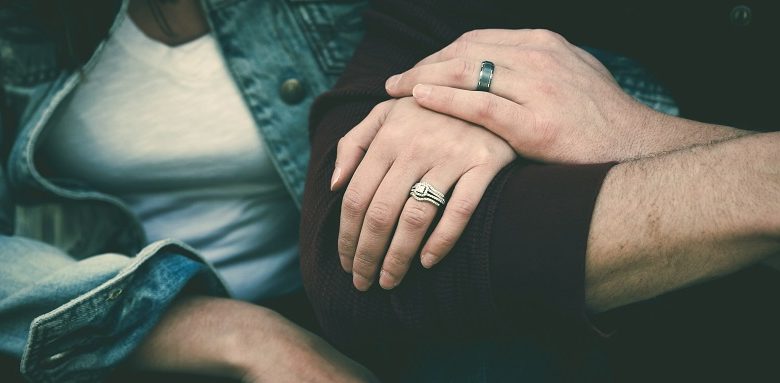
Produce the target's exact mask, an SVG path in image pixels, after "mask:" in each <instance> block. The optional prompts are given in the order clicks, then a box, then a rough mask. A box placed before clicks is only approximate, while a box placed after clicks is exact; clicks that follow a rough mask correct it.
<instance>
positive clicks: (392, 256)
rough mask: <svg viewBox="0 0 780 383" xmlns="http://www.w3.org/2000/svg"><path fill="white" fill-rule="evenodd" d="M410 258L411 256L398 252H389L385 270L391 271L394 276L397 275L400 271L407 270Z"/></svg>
mask: <svg viewBox="0 0 780 383" xmlns="http://www.w3.org/2000/svg"><path fill="white" fill-rule="evenodd" d="M409 258H410V257H407V256H404V255H402V254H400V253H396V252H393V253H388V254H387V257H385V263H384V265H383V267H382V268H383V269H385V271H388V272H390V273H391V274H392V275H393V276H394V277H397V276H398V274H400V272H402V271H403V270H406V267H407V265H408V264H409Z"/></svg>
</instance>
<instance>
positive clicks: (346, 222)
mask: <svg viewBox="0 0 780 383" xmlns="http://www.w3.org/2000/svg"><path fill="white" fill-rule="evenodd" d="M364 154H365V155H364ZM514 158H515V153H514V151H513V150H512V148H511V147H510V146H509V145H508V144H507V143H506V142H504V140H502V139H501V138H499V137H498V136H496V135H495V134H493V133H491V132H490V131H488V130H486V129H483V128H481V127H479V126H476V125H473V124H470V123H467V122H464V121H462V120H459V119H456V118H453V117H450V116H445V115H442V114H439V113H436V112H432V111H430V110H427V109H424V108H421V107H420V106H419V105H417V103H416V102H415V101H414V100H413V99H411V98H404V99H400V100H390V101H386V102H384V103H382V104H379V105H378V106H377V107H376V108H374V110H373V111H372V112H371V113H370V114H369V115H368V116H367V117H366V119H365V120H363V122H361V123H360V124H358V125H357V126H356V127H355V128H354V129H352V130H351V131H350V132H349V133H348V134H347V135H346V136H344V137H343V138H342V139H341V141H340V142H339V146H338V155H337V159H336V169H335V170H334V174H333V182H332V186H331V188H332V189H334V190H335V189H338V188H340V187H343V186H344V185H345V184H346V183H347V182H349V185H348V186H347V189H346V191H345V193H344V199H343V203H342V208H341V224H340V228H339V239H338V250H339V257H340V260H341V265H342V267H343V268H344V270H345V271H347V272H352V274H353V283H354V285H355V287H356V288H358V289H359V290H362V291H365V290H367V289H368V288H369V287H370V286H371V285H372V284H373V283H374V281H375V279H376V275H377V272H379V274H380V276H379V284H380V285H381V286H382V287H383V288H385V289H391V288H393V287H395V286H396V285H397V284H398V283H399V282H400V281H401V279H403V277H404V275H405V274H406V272H407V270H408V269H409V265H410V263H411V261H412V259H413V258H414V257H415V256H416V255H417V254H418V253H419V254H422V255H421V262H422V264H423V266H425V267H431V266H433V265H434V264H435V263H437V262H438V261H439V260H440V259H441V258H442V257H444V256H445V255H446V254H447V253H448V252H449V251H450V250H451V249H452V247H453V246H454V245H455V242H457V240H458V238H459V237H460V235H461V233H462V232H463V229H464V228H465V226H466V224H467V223H468V220H469V218H470V217H471V214H472V213H473V212H474V210H475V208H476V207H477V205H478V204H479V201H480V200H481V199H482V194H483V193H484V192H485V189H486V188H487V186H488V184H489V183H490V181H491V180H492V179H493V177H494V176H495V175H496V174H497V173H498V172H499V170H501V168H503V167H504V166H506V165H507V164H509V163H510V162H511V161H512V160H513V159H514ZM353 173H354V175H353ZM350 179H351V181H350ZM419 181H425V182H427V183H429V184H431V185H433V186H434V187H435V188H436V189H438V190H439V191H441V192H442V193H444V194H448V193H450V191H451V196H450V197H449V200H448V201H447V203H446V204H445V205H443V206H441V209H443V210H444V212H443V215H442V217H441V220H440V221H439V222H438V224H437V225H436V228H435V229H434V230H433V232H432V233H431V235H430V237H429V239H428V240H427V242H426V243H425V245H424V246H422V248H421V244H422V242H423V239H424V238H425V236H426V232H427V231H428V228H429V226H430V225H431V222H433V220H434V218H435V216H436V214H437V211H438V208H437V207H436V206H434V205H433V204H432V203H429V202H424V201H417V200H415V199H413V198H410V196H409V192H410V190H411V188H412V186H413V185H414V184H415V183H417V182H419ZM420 249H422V250H421V251H420ZM380 265H381V271H380V267H379V266H380Z"/></svg>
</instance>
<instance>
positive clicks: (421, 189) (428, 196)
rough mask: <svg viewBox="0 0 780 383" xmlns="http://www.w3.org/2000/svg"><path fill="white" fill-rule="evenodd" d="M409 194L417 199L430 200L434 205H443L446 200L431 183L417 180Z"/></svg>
mask: <svg viewBox="0 0 780 383" xmlns="http://www.w3.org/2000/svg"><path fill="white" fill-rule="evenodd" d="M409 195H410V196H411V197H412V198H414V199H416V200H418V201H424V202H430V203H432V204H433V205H434V206H436V207H439V206H441V205H444V203H445V202H446V200H445V199H444V193H442V192H440V191H438V190H436V188H435V187H433V185H431V184H429V183H427V182H418V183H416V184H414V186H412V190H411V191H410V192H409Z"/></svg>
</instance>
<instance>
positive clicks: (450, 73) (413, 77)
mask: <svg viewBox="0 0 780 383" xmlns="http://www.w3.org/2000/svg"><path fill="white" fill-rule="evenodd" d="M481 72H482V62H481V61H476V60H470V59H461V58H456V59H452V60H448V61H443V62H438V63H433V64H426V65H421V66H418V67H415V68H412V69H410V70H408V71H406V72H405V73H403V74H401V75H398V76H400V77H397V78H390V79H388V81H387V92H388V94H390V95H391V96H393V97H402V96H406V95H410V94H411V93H412V89H413V88H414V86H415V85H417V84H428V85H439V86H446V87H451V88H458V89H463V90H474V89H475V88H476V85H477V81H478V79H479V77H480V73H481ZM523 73H525V75H524V76H521V75H520V74H519V73H518V72H517V71H515V70H514V69H510V68H507V67H504V66H501V65H499V64H497V63H496V64H495V67H494V70H493V77H492V81H491V82H490V93H493V94H495V95H496V96H499V97H502V98H505V99H507V100H511V101H514V102H516V103H524V102H527V101H528V99H527V95H529V94H533V93H534V92H533V86H534V85H533V84H534V81H536V80H535V79H534V77H533V75H532V74H531V73H533V71H531V70H530V69H529V70H528V71H524V72H523Z"/></svg>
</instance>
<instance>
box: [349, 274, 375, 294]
mask: <svg viewBox="0 0 780 383" xmlns="http://www.w3.org/2000/svg"><path fill="white" fill-rule="evenodd" d="M352 284H353V285H355V288H356V289H358V290H360V291H366V290H368V288H369V287H371V281H370V280H368V278H366V277H364V276H362V275H360V274H358V273H354V274H352Z"/></svg>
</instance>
